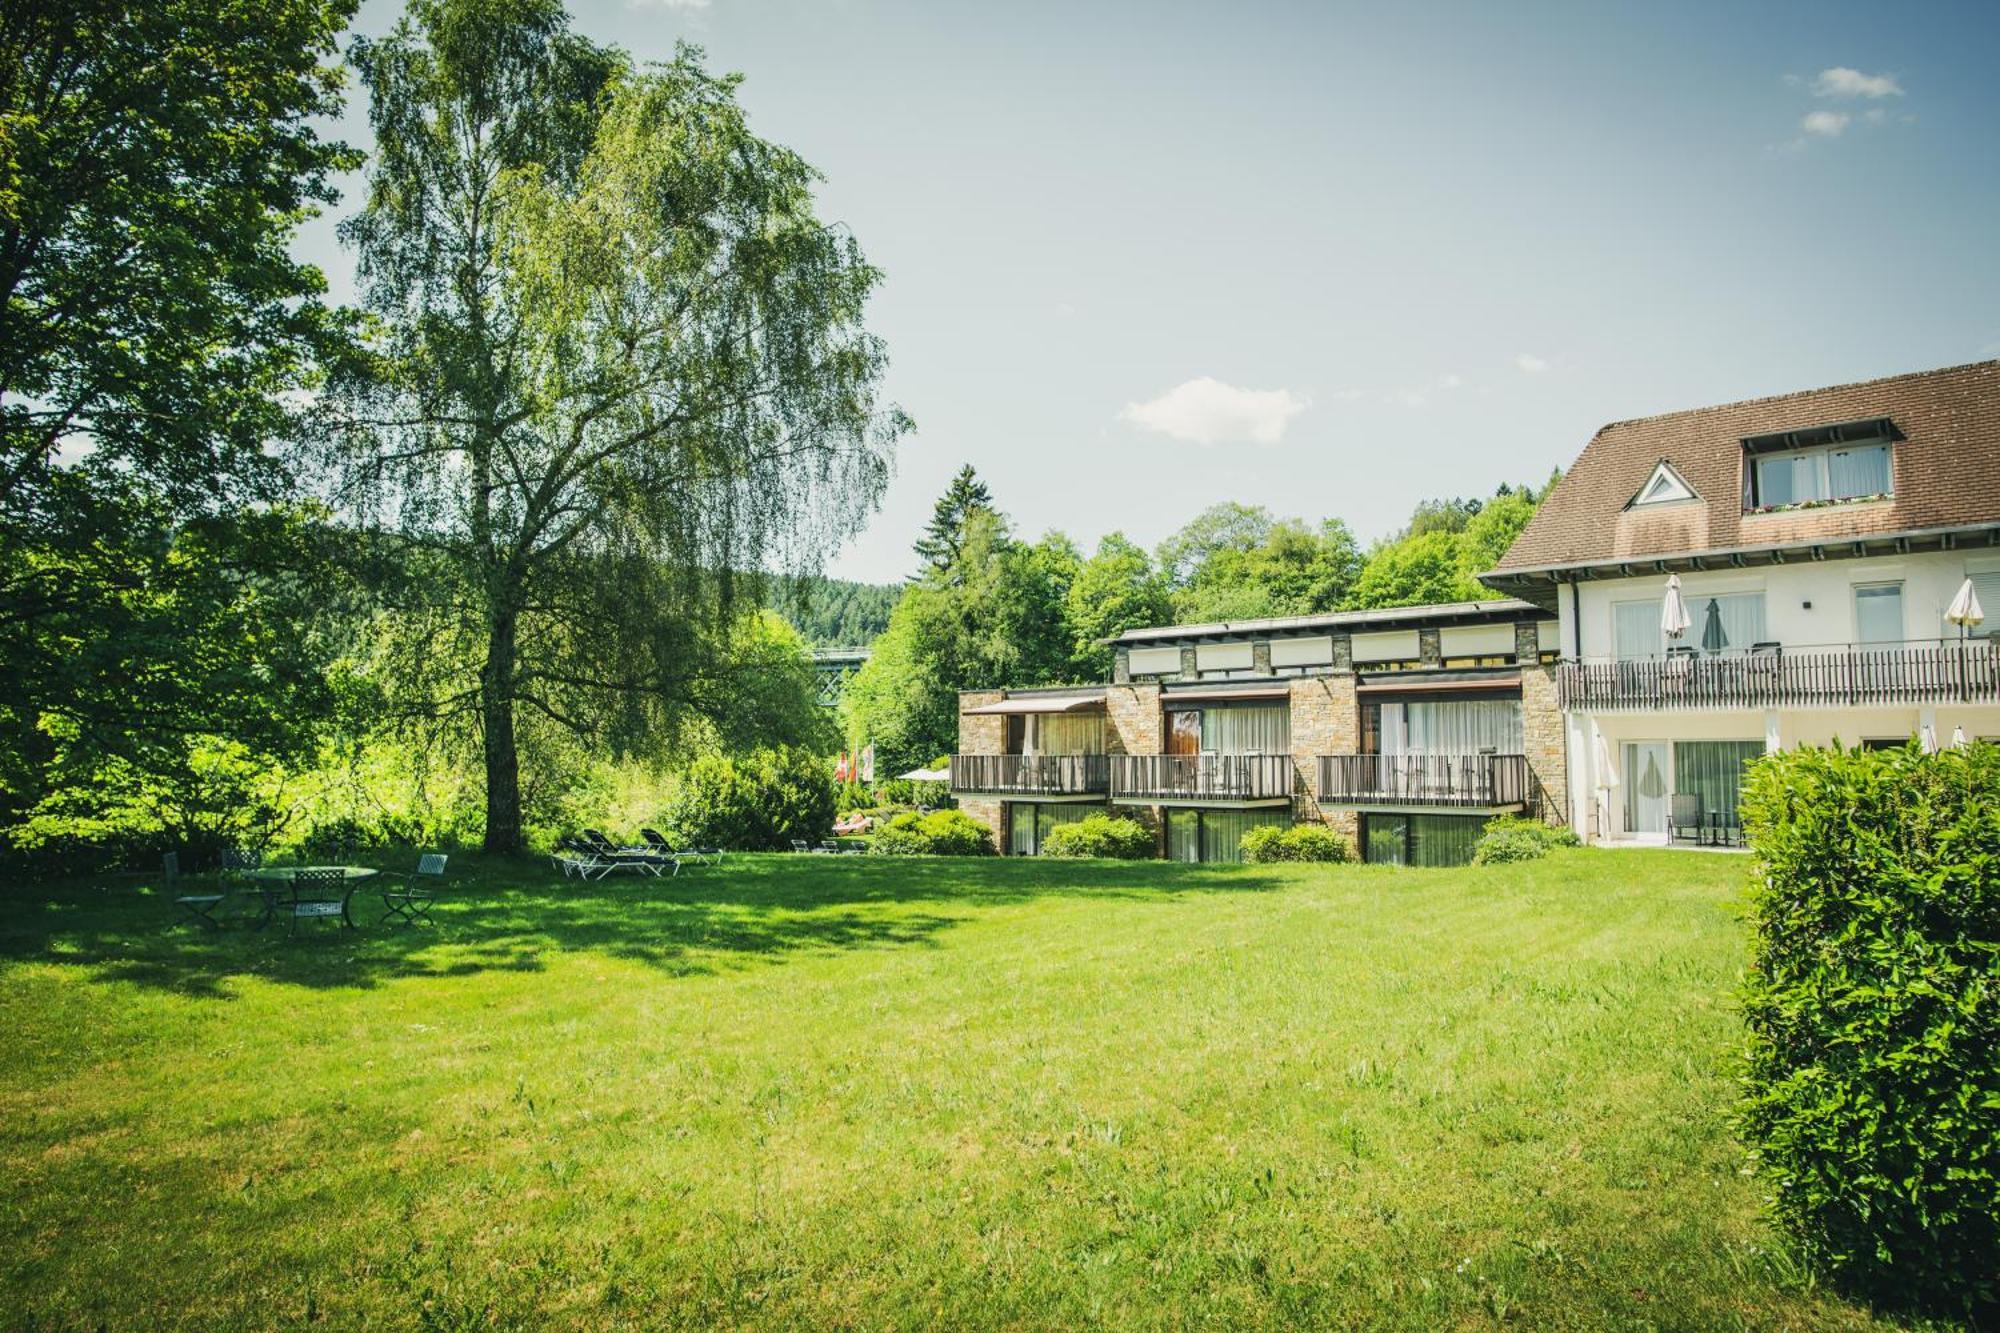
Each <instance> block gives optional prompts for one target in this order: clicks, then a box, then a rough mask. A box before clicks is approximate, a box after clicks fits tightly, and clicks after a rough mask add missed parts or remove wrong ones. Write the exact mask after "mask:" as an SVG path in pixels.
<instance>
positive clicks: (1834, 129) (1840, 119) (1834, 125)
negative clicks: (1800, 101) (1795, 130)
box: [1799, 111, 1849, 139]
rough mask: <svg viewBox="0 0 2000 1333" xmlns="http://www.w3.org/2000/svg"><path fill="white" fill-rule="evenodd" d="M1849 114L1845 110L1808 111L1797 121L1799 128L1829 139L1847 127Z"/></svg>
mask: <svg viewBox="0 0 2000 1333" xmlns="http://www.w3.org/2000/svg"><path fill="white" fill-rule="evenodd" d="M1848 120H1849V116H1848V114H1847V113H1846V112H1845V111H1809V112H1807V113H1806V118H1805V119H1804V120H1802V121H1800V122H1799V128H1800V129H1802V130H1804V131H1805V132H1806V133H1807V134H1817V135H1819V136H1820V137H1822V138H1826V139H1831V138H1834V137H1835V136H1837V135H1838V134H1839V133H1840V132H1841V131H1842V130H1844V129H1846V128H1847V122H1848Z"/></svg>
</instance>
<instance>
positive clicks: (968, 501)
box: [915, 463, 994, 578]
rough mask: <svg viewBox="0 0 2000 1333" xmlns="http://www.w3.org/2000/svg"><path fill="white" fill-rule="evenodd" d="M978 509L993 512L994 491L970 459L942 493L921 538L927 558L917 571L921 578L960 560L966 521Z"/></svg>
mask: <svg viewBox="0 0 2000 1333" xmlns="http://www.w3.org/2000/svg"><path fill="white" fill-rule="evenodd" d="M974 510H984V511H985V512H987V513H989V514H990V513H993V512H994V510H993V493H992V492H991V491H989V490H987V489H986V483H985V482H983V481H981V480H980V479H979V474H978V473H976V472H974V471H973V470H972V464H970V463H967V464H966V465H965V466H964V467H962V468H960V469H959V470H958V475H957V476H955V477H953V478H952V479H951V485H949V486H947V487H946V488H945V492H944V494H943V495H941V496H939V497H938V502H937V506H936V507H935V508H934V509H932V510H931V521H930V524H929V526H927V527H926V528H925V529H924V535H923V536H922V537H920V538H918V539H917V544H916V548H915V549H916V552H917V558H918V559H919V560H921V561H923V562H924V567H923V568H922V569H921V570H919V571H918V574H917V576H918V577H919V578H921V577H923V575H925V574H928V573H933V572H937V573H942V572H943V571H945V570H947V569H950V568H951V567H952V566H953V565H954V564H956V563H957V562H958V556H959V552H960V550H961V549H962V548H963V546H964V542H965V521H966V519H968V518H970V517H971V516H972V513H973V511H974Z"/></svg>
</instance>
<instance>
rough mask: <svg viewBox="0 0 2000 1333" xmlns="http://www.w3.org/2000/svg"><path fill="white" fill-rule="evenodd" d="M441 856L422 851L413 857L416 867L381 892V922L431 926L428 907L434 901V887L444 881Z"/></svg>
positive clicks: (435, 892)
mask: <svg viewBox="0 0 2000 1333" xmlns="http://www.w3.org/2000/svg"><path fill="white" fill-rule="evenodd" d="M445 859H446V858H445V854H444V853H443V852H425V853H424V854H423V855H422V856H420V857H418V858H417V868H416V869H415V870H412V871H407V872H405V873H404V874H401V875H399V876H397V877H396V878H397V880H398V881H399V882H398V883H396V884H393V885H392V886H390V887H389V888H385V889H383V890H382V907H383V909H384V910H383V914H382V919H383V920H384V921H390V920H393V921H396V922H397V923H398V924H401V923H403V922H408V923H409V924H411V925H416V924H418V923H419V922H421V923H423V924H424V925H428V926H435V925H436V924H437V922H435V921H433V920H431V906H432V904H434V903H435V902H436V901H437V889H436V887H434V886H435V885H438V884H442V883H443V882H444V863H445Z"/></svg>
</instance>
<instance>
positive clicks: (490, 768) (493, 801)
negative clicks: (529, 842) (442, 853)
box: [479, 611, 521, 854]
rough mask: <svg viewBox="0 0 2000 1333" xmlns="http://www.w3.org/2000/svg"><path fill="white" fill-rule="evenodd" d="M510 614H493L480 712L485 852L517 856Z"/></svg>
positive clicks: (518, 775) (517, 767)
mask: <svg viewBox="0 0 2000 1333" xmlns="http://www.w3.org/2000/svg"><path fill="white" fill-rule="evenodd" d="M514 633H515V618H514V613H513V612H512V611H496V612H495V613H494V616H493V620H492V623H491V624H490V625H489V627H488V631H487V638H486V668H485V670H484V671H483V672H481V674H480V687H479V696H480V697H479V711H480V715H481V720H482V721H483V722H484V724H485V740H486V850H487V851H489V852H500V853H503V854H505V853H513V852H518V851H520V850H521V761H520V756H519V755H518V754H517V753H516V752H515V749H514Z"/></svg>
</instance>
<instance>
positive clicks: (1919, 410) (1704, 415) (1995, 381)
mask: <svg viewBox="0 0 2000 1333" xmlns="http://www.w3.org/2000/svg"><path fill="white" fill-rule="evenodd" d="M1876 417H1887V418H1889V420H1890V421H1892V422H1893V423H1894V424H1895V426H1896V429H1897V431H1898V433H1899V438H1898V440H1897V442H1896V444H1895V447H1894V450H1893V455H1894V469H1895V472H1894V487H1895V490H1894V494H1893V496H1892V497H1891V498H1890V499H1887V500H1879V501H1867V502H1858V503H1853V504H1840V505H1829V506H1826V507H1823V508H1815V509H1802V510H1793V511H1785V512H1778V513H1769V514H1746V513H1744V512H1743V471H1742V469H1743V464H1744V458H1743V452H1744V451H1743V444H1742V441H1743V440H1744V439H1745V438H1747V437H1751V436H1759V435H1773V434H1778V433H1781V432H1786V431H1794V430H1807V429H1810V428H1812V427H1816V426H1829V425H1835V424H1839V423H1843V422H1853V421H1861V420H1867V419H1872V418H1876ZM1662 460H1664V461H1666V462H1668V463H1671V464H1672V465H1673V468H1674V470H1675V471H1676V472H1678V473H1679V474H1680V475H1681V476H1682V477H1684V478H1686V479H1687V482H1688V484H1689V485H1691V486H1692V487H1694V489H1695V492H1696V494H1697V495H1698V496H1699V497H1700V499H1699V500H1698V501H1694V502H1688V503H1680V504H1665V505H1658V506H1640V507H1638V508H1633V509H1627V508H1626V504H1627V502H1628V501H1630V500H1631V499H1632V497H1633V495H1634V494H1636V493H1637V492H1638V490H1639V488H1640V487H1641V486H1642V485H1644V484H1645V482H1646V480H1647V479H1648V478H1649V477H1651V476H1652V474H1653V470H1654V469H1655V468H1656V467H1657V466H1658V465H1659V464H1660V462H1661V461H1662ZM1989 523H1990V524H2000V361H1981V362H1978V363H1975V364H1973V365H1966V366H1952V367H1949V368H1947V369H1943V370H1927V371H1923V372H1921V373H1919V374H1915V375H1895V376H1891V377H1889V378H1887V379H1879V380H1868V381H1865V382H1863V383H1860V384H1843V385H1840V386H1838V387H1836V388H1831V389H1814V390H1811V391H1809V392H1806V393H1791V394H1784V395H1781V396H1779V397H1776V398H1755V399H1751V400H1749V401H1747V402H1741V403H1725V404H1722V405H1721V406H1717V407H1702V408H1696V409H1694V410H1693V411H1689V412H1670V413H1667V414H1666V415H1664V416H1657V417H1642V418H1640V419H1638V420H1636V421H1618V422H1613V423H1612V424H1611V425H1608V426H1606V427H1604V428H1603V429H1602V430H1600V431H1598V432H1597V435H1596V437H1595V438H1593V439H1592V440H1591V442H1590V443H1589V445H1587V446H1586V447H1585V448H1584V451H1583V454H1582V456H1580V457H1579V458H1578V459H1577V460H1576V463H1575V464H1574V465H1573V466H1572V467H1571V468H1570V469H1569V471H1568V473H1566V474H1565V475H1564V477H1563V479H1562V481H1561V482H1560V483H1559V484H1558V485H1557V486H1556V489H1555V492H1554V493H1553V494H1552V495H1550V496H1549V498H1548V499H1547V500H1545V501H1544V502H1543V503H1542V507H1541V509H1540V510H1539V511H1538V512H1537V513H1536V515H1535V517H1534V519H1533V520H1532V521H1530V522H1529V524H1528V526H1527V528H1526V529H1524V530H1523V531H1522V533H1521V535H1520V536H1519V537H1518V538H1516V539H1515V541H1514V544H1513V546H1511V547H1509V548H1508V551H1507V554H1506V555H1504V556H1502V557H1501V559H1500V563H1499V564H1498V565H1496V566H1495V567H1494V569H1493V571H1492V572H1493V573H1495V574H1502V575H1504V574H1509V573H1518V572H1523V571H1531V570H1544V569H1550V568H1556V567H1561V566H1567V565H1590V564H1597V563H1612V562H1617V561H1624V560H1637V559H1646V558H1652V557H1661V556H1672V555H1682V554H1692V553H1697V552H1703V551H1724V550H1743V549H1755V548H1764V547H1783V546H1790V545H1795V544H1798V543H1802V542H1816V541H1821V540H1827V541H1838V540H1842V539H1851V538H1857V537H1878V536H1890V535H1894V534H1898V533H1914V532H1924V531H1930V530H1937V529H1953V528H1962V527H1970V526H1975V525H1979V524H1989ZM1509 582H1512V581H1511V580H1510V581H1509Z"/></svg>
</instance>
